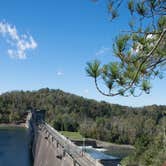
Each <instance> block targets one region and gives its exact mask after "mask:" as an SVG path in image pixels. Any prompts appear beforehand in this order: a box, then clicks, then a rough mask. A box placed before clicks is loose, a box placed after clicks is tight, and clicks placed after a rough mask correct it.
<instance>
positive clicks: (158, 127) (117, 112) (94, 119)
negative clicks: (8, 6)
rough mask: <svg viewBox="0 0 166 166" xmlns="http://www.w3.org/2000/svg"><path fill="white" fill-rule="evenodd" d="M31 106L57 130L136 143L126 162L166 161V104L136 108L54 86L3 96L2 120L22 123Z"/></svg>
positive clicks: (1, 104) (1, 106) (106, 139)
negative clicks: (92, 98) (165, 133)
mask: <svg viewBox="0 0 166 166" xmlns="http://www.w3.org/2000/svg"><path fill="white" fill-rule="evenodd" d="M138 100H139V99H138ZM31 108H36V109H45V110H46V119H47V121H48V123H50V124H51V125H52V126H54V127H55V128H56V129H57V130H68V131H79V132H80V133H81V134H82V135H84V136H86V137H91V138H96V139H100V140H104V141H109V142H115V143H120V144H132V145H134V146H135V147H136V152H135V154H132V156H129V157H128V158H126V159H124V160H123V163H124V165H125V164H127V163H129V165H134V164H135V165H147V166H149V165H154V166H160V165H161V164H162V163H163V162H164V161H165V160H166V150H165V142H166V140H165V138H164V132H165V129H166V106H156V105H152V106H147V107H142V108H132V107H127V106H120V105H115V104H109V103H106V102H104V101H102V102H97V101H95V100H89V99H85V98H83V97H79V96H76V95H73V94H69V93H65V92H63V91H61V90H52V89H41V90H38V91H32V92H30V91H26V92H23V91H13V92H9V93H4V94H2V95H1V96H0V123H10V122H18V121H20V120H22V117H23V116H24V114H25V112H26V111H27V110H29V109H31Z"/></svg>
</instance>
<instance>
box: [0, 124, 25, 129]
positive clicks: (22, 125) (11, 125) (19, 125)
mask: <svg viewBox="0 0 166 166" xmlns="http://www.w3.org/2000/svg"><path fill="white" fill-rule="evenodd" d="M3 127H19V128H27V126H26V123H20V124H15V123H0V128H3Z"/></svg>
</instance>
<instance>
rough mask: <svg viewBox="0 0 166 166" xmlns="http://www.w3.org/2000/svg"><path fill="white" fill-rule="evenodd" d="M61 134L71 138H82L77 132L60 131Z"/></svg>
mask: <svg viewBox="0 0 166 166" xmlns="http://www.w3.org/2000/svg"><path fill="white" fill-rule="evenodd" d="M60 133H61V134H62V135H64V136H65V137H67V138H69V139H72V140H82V139H83V137H82V135H81V134H80V133H79V132H70V131H60Z"/></svg>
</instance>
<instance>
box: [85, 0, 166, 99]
mask: <svg viewBox="0 0 166 166" xmlns="http://www.w3.org/2000/svg"><path fill="white" fill-rule="evenodd" d="M126 3H127V6H128V10H129V15H130V16H131V18H130V20H129V26H130V27H129V30H127V31H123V33H122V32H121V34H120V35H117V37H116V39H115V42H114V43H113V53H114V54H113V56H115V57H116V58H117V61H116V62H108V63H107V64H104V65H100V64H99V63H97V60H95V61H94V62H88V63H87V68H86V72H87V73H88V76H90V77H92V78H94V80H95V86H96V88H97V90H98V91H99V92H100V93H101V94H103V95H105V96H116V95H121V96H130V95H132V96H134V97H136V96H140V95H141V94H142V92H144V93H146V94H149V93H150V90H151V87H152V86H151V80H153V79H154V78H156V77H159V78H162V77H161V73H162V72H164V71H165V68H164V66H165V64H166V49H165V48H166V10H165V9H166V3H165V1H160V0H147V1H144V0H137V1H133V0H129V1H124V0H116V1H115V0H108V11H109V13H110V16H111V20H115V19H117V18H118V17H119V16H120V15H121V14H123V13H121V12H120V11H121V10H120V8H121V7H123V6H124V7H126ZM126 21H127V20H126ZM99 80H100V81H103V82H104V85H105V86H106V88H107V89H108V91H107V92H105V88H103V87H100V86H99V85H101V84H99V83H98V82H99Z"/></svg>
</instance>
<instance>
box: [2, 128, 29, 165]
mask: <svg viewBox="0 0 166 166" xmlns="http://www.w3.org/2000/svg"><path fill="white" fill-rule="evenodd" d="M28 138H29V137H28V131H27V130H26V129H24V128H3V129H2V128H0V166H32V159H31V153H30V150H29V145H28V142H29V141H28Z"/></svg>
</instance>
